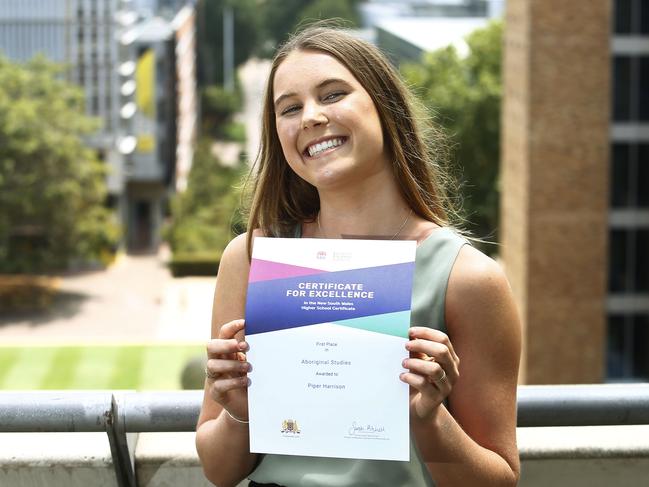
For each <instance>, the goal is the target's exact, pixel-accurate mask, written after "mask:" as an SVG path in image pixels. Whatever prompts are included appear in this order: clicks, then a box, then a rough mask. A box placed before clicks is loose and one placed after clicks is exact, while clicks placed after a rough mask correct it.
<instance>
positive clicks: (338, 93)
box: [324, 91, 345, 101]
mask: <svg viewBox="0 0 649 487" xmlns="http://www.w3.org/2000/svg"><path fill="white" fill-rule="evenodd" d="M343 96H345V92H343V91H334V92H332V93H329V94H328V95H326V96H325V97H324V100H325V101H335V100H337V99H339V98H341V97H343Z"/></svg>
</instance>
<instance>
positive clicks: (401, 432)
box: [245, 238, 416, 461]
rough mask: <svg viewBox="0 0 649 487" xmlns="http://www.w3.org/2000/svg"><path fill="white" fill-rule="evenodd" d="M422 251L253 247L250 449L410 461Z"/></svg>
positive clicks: (343, 243) (356, 243)
mask: <svg viewBox="0 0 649 487" xmlns="http://www.w3.org/2000/svg"><path fill="white" fill-rule="evenodd" d="M415 250H416V243H415V242H414V241H386V240H333V239H331V240H330V239H305V238H300V239H298V238H289V239H284V238H257V239H255V242H254V248H253V254H252V264H251V267H250V278H249V284H248V295H247V303H246V317H245V318H246V341H247V342H248V343H249V344H250V350H249V352H248V360H249V362H250V363H251V365H252V371H251V372H250V374H249V376H250V379H251V385H250V387H249V389H248V403H249V412H250V450H251V451H252V452H257V453H275V454H284V455H306V456H320V457H338V458H364V459H380V460H403V461H407V460H409V456H410V455H409V452H410V436H409V416H408V412H409V405H408V385H407V384H405V383H403V382H401V381H400V380H399V374H400V373H401V372H403V371H404V369H403V368H402V366H401V362H402V361H403V359H404V358H406V356H407V351H406V350H405V347H404V345H405V343H406V341H407V332H408V327H409V326H410V301H411V292H412V278H413V272H414V267H415V262H414V261H415Z"/></svg>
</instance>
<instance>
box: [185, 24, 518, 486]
mask: <svg viewBox="0 0 649 487" xmlns="http://www.w3.org/2000/svg"><path fill="white" fill-rule="evenodd" d="M257 162H258V167H257V168H256V169H255V170H254V171H253V173H252V174H253V176H252V177H253V178H254V185H253V199H252V203H251V209H250V217H249V222H248V229H249V231H248V233H247V234H245V235H241V236H239V237H237V238H235V239H234V240H233V241H232V242H231V243H230V244H229V245H228V247H227V248H226V250H225V252H224V254H223V257H222V260H221V266H220V269H219V275H218V279H217V284H216V291H215V296H214V308H213V321H212V337H213V339H212V340H211V341H210V342H209V344H208V345H207V353H208V360H207V365H206V375H207V378H206V381H205V395H204V401H203V407H202V410H201V415H200V418H199V422H198V429H197V436H196V445H197V449H198V453H199V456H200V459H201V462H202V465H203V469H204V471H205V475H206V476H207V478H208V479H209V480H210V481H212V482H213V483H214V484H216V485H218V486H220V487H225V486H235V485H237V484H238V483H239V482H240V481H241V480H242V479H245V478H250V479H251V485H271V486H272V485H281V486H286V487H293V486H389V487H395V486H408V487H417V486H432V485H436V486H440V487H442V486H458V487H466V486H471V487H478V486H487V485H489V486H499V487H502V486H513V485H516V483H517V480H518V476H519V460H518V451H517V448H516V385H517V375H518V363H519V356H520V325H519V319H518V316H517V312H516V309H515V306H514V303H513V299H512V296H511V291H510V288H509V285H508V283H507V280H506V278H505V276H504V275H503V272H502V271H501V269H500V268H499V267H498V265H497V264H496V263H495V262H494V261H492V260H491V259H489V258H488V257H486V256H485V255H483V254H482V253H480V252H479V251H477V250H476V249H474V248H473V247H472V246H470V245H466V244H467V241H466V240H465V239H464V238H463V237H461V236H460V235H458V234H457V233H456V232H455V231H453V230H452V229H451V228H450V223H449V221H448V216H447V214H448V210H447V207H448V205H447V198H446V197H445V194H444V190H443V186H442V179H441V178H442V175H441V174H440V171H439V169H438V167H437V166H436V165H435V163H434V160H433V156H431V150H430V149H429V144H427V141H426V140H425V137H424V129H423V128H422V126H421V123H420V122H418V121H417V119H416V117H415V115H414V112H413V105H412V102H411V99H410V97H409V95H408V92H407V89H406V88H405V86H404V84H403V82H402V81H401V80H400V78H399V76H398V74H396V72H395V70H394V69H393V68H392V66H391V65H390V64H389V62H388V61H387V60H386V58H385V57H384V56H383V55H382V54H381V53H380V52H379V51H378V50H377V49H376V48H375V47H373V46H372V45H370V44H368V43H366V42H364V41H361V40H358V39H356V38H354V37H352V36H350V35H348V34H346V33H343V32H341V31H338V30H334V29H329V28H323V27H312V28H308V29H306V30H304V31H303V32H301V33H300V34H298V35H297V36H295V37H293V38H292V39H291V40H290V41H289V42H288V43H287V44H286V45H284V46H283V47H282V48H281V49H280V50H279V52H278V53H277V55H276V57H275V59H274V62H273V65H272V70H271V74H270V78H269V81H268V86H267V89H266V98H265V105H264V111H263V134H262V147H261V152H260V157H259V159H258V161H257ZM259 235H264V236H271V237H296V238H299V237H309V238H388V239H390V238H392V239H413V240H416V241H417V243H418V247H417V256H416V263H415V267H416V270H415V279H414V286H413V297H412V318H411V328H410V331H409V336H410V340H409V341H408V342H407V345H406V349H405V350H404V360H403V367H404V372H403V373H402V374H401V376H400V380H402V381H403V382H405V383H407V384H409V385H410V391H411V393H410V425H411V438H412V441H411V443H412V444H411V461H410V462H392V461H372V460H349V459H335V458H313V457H298V456H286V455H258V454H254V453H250V451H249V444H248V424H247V419H248V407H247V387H248V378H247V372H248V371H250V370H251V367H252V366H254V364H248V363H247V362H246V359H245V352H246V350H247V344H246V342H245V338H244V333H245V322H244V320H243V318H244V307H245V298H246V287H247V279H248V270H249V262H250V252H251V246H252V243H253V240H254V238H255V237H256V236H259ZM367 380H372V377H368V378H367Z"/></svg>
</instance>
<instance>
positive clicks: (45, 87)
mask: <svg viewBox="0 0 649 487" xmlns="http://www.w3.org/2000/svg"><path fill="white" fill-rule="evenodd" d="M62 71H63V70H62V68H61V67H59V66H57V65H55V64H53V63H51V62H49V61H46V60H45V59H44V58H35V59H34V60H32V61H30V62H29V63H26V64H25V65H17V64H13V63H11V62H9V61H8V60H7V59H5V58H3V57H0V208H1V209H2V211H0V272H5V273H7V272H8V273H25V272H47V271H52V270H57V269H61V268H65V267H66V265H67V264H68V263H69V261H70V260H71V259H74V258H77V259H94V258H97V257H99V256H100V254H101V253H102V252H104V251H106V250H108V249H111V248H112V247H114V246H115V245H116V243H117V239H118V233H119V232H118V228H117V226H116V224H115V223H114V221H113V219H112V216H111V213H110V212H109V211H108V210H107V209H106V208H104V206H103V203H104V199H105V195H106V186H105V175H106V173H105V167H104V166H103V164H102V163H101V162H100V161H99V160H98V158H97V154H96V152H95V151H93V150H91V149H89V148H88V147H87V146H86V145H85V144H84V142H83V137H84V136H85V135H87V134H90V133H92V132H94V131H95V130H96V129H97V127H98V124H97V122H96V120H94V119H91V118H89V117H87V116H86V115H84V109H83V95H82V92H81V90H80V89H79V88H77V87H75V86H73V85H71V84H69V83H67V82H65V81H64V80H63V79H62V78H61V74H62Z"/></svg>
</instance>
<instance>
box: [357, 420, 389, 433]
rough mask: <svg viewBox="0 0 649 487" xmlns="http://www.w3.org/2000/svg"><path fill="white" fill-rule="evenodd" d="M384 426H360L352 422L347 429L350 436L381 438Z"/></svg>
mask: <svg viewBox="0 0 649 487" xmlns="http://www.w3.org/2000/svg"><path fill="white" fill-rule="evenodd" d="M381 433H385V426H382V425H376V424H360V423H357V422H356V421H354V422H353V423H352V425H351V426H350V427H349V432H348V434H349V435H350V436H383V435H382V434H381Z"/></svg>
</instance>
